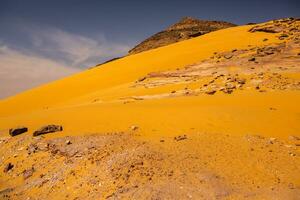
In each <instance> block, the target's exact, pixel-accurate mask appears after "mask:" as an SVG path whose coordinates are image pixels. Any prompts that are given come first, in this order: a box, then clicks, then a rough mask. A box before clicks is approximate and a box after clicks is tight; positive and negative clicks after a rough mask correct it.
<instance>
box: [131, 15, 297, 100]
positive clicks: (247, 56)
mask: <svg viewBox="0 0 300 200" xmlns="http://www.w3.org/2000/svg"><path fill="white" fill-rule="evenodd" d="M271 30H273V31H271ZM258 31H261V32H263V31H265V32H268V33H270V34H273V33H281V34H280V35H279V36H278V38H279V39H280V41H281V42H279V43H277V44H274V45H272V46H270V45H265V46H262V47H257V46H248V48H247V49H232V50H231V51H230V52H215V53H214V55H213V56H211V57H210V59H207V60H204V61H201V62H200V63H196V64H194V65H190V66H186V67H184V68H181V69H177V70H175V71H163V72H153V73H150V74H148V75H147V76H146V77H141V78H140V79H139V80H137V81H136V83H135V85H133V87H145V88H155V87H161V86H165V85H172V84H173V85H174V84H177V85H186V86H189V85H191V87H190V88H189V87H186V88H183V89H181V90H177V91H175V90H174V91H171V92H170V93H169V94H163V95H160V97H174V96H183V95H199V94H201V93H205V94H209V95H213V94H215V93H218V92H223V93H227V94H231V93H232V92H234V91H236V90H244V89H246V90H247V89H255V90H257V91H259V92H266V91H274V90H299V89H300V79H299V78H300V77H297V76H295V75H293V74H295V73H299V72H300V66H299V63H300V21H299V20H296V19H289V20H275V21H274V22H269V23H266V24H264V25H258V26H255V27H254V28H251V29H250V30H249V32H258ZM267 40H268V39H264V41H267ZM194 85H197V86H194ZM135 98H139V99H149V98H158V96H157V95H156V96H153V97H149V96H147V97H135Z"/></svg>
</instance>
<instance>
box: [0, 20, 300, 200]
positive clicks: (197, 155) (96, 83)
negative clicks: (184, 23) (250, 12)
mask: <svg viewBox="0 0 300 200" xmlns="http://www.w3.org/2000/svg"><path fill="white" fill-rule="evenodd" d="M179 27H180V26H179ZM171 29H172V28H171ZM299 44H300V20H299V19H292V18H288V19H281V20H273V21H270V22H266V23H262V24H256V25H246V26H236V27H231V28H226V29H222V30H217V31H214V32H210V33H207V34H204V35H201V36H198V37H195V38H192V39H189V40H185V41H181V42H177V43H174V44H170V45H167V46H163V47H159V48H155V49H152V50H149V51H144V52H141V53H137V54H134V55H129V56H126V57H124V58H120V59H118V60H114V61H112V62H109V63H105V64H103V65H101V66H99V67H93V68H91V69H89V70H86V71H83V72H81V73H78V74H75V75H73V76H70V77H67V78H65V79H61V80H58V81H55V82H52V83H49V84H47V85H43V86H41V87H38V88H35V89H32V90H29V91H26V92H23V93H20V94H18V95H16V96H13V97H11V98H7V99H4V100H1V101H0V163H1V164H0V165H1V166H0V168H1V171H0V198H1V199H26V198H32V199H297V197H299V196H300V157H299V156H300V149H299V147H300V125H299V122H300V115H299V114H300V107H299V102H300V93H299V89H300V66H299V63H300V45H299ZM52 124H53V125H60V126H61V127H59V126H58V127H56V128H57V129H56V132H53V133H48V134H44V135H39V136H33V135H37V134H38V133H39V131H41V130H39V131H37V130H38V129H39V128H40V127H42V126H45V125H52ZM20 126H24V128H25V127H26V128H28V131H27V132H25V133H23V134H20V135H17V136H14V137H12V136H10V135H9V129H11V128H16V127H20ZM51 129H52V128H51Z"/></svg>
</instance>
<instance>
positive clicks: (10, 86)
mask: <svg viewBox="0 0 300 200" xmlns="http://www.w3.org/2000/svg"><path fill="white" fill-rule="evenodd" d="M0 61H1V62H0V98H4V97H8V96H11V95H14V94H16V93H18V92H21V91H24V90H26V89H30V88H33V87H36V86H38V85H40V84H43V83H47V82H50V81H53V80H56V79H59V78H62V77H64V76H67V75H70V74H72V73H75V72H78V71H79V70H78V69H75V68H71V67H67V66H65V65H63V64H62V63H59V62H56V61H54V60H51V59H47V58H44V57H41V56H39V55H35V54H32V53H23V52H20V51H18V50H14V49H11V48H9V47H7V46H5V45H3V44H2V45H1V44H0Z"/></svg>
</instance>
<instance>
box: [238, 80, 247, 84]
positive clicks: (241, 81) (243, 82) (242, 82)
mask: <svg viewBox="0 0 300 200" xmlns="http://www.w3.org/2000/svg"><path fill="white" fill-rule="evenodd" d="M237 82H238V83H239V84H245V83H246V79H238V80H237Z"/></svg>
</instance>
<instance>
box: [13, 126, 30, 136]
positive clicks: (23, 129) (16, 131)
mask: <svg viewBox="0 0 300 200" xmlns="http://www.w3.org/2000/svg"><path fill="white" fill-rule="evenodd" d="M27 131H28V128H27V127H24V126H22V127H17V128H11V129H9V135H11V136H16V135H20V134H22V133H25V132H27Z"/></svg>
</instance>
